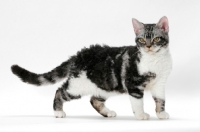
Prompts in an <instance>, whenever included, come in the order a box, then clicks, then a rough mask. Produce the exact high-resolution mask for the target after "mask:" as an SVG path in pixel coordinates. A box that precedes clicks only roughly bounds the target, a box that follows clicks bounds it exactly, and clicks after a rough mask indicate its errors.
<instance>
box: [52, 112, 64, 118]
mask: <svg viewBox="0 0 200 132" xmlns="http://www.w3.org/2000/svg"><path fill="white" fill-rule="evenodd" d="M54 115H55V117H56V118H64V117H66V114H65V112H64V111H54Z"/></svg>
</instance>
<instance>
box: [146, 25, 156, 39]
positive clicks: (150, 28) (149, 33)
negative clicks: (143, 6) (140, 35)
mask: <svg viewBox="0 0 200 132" xmlns="http://www.w3.org/2000/svg"><path fill="white" fill-rule="evenodd" d="M155 27H156V24H144V36H145V37H147V38H151V36H152V35H153V34H154V32H153V31H154V29H155Z"/></svg>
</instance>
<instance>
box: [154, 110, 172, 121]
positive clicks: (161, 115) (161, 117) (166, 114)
mask: <svg viewBox="0 0 200 132" xmlns="http://www.w3.org/2000/svg"><path fill="white" fill-rule="evenodd" d="M156 115H157V117H158V118H159V119H169V114H168V113H167V112H165V111H163V112H160V113H156Z"/></svg>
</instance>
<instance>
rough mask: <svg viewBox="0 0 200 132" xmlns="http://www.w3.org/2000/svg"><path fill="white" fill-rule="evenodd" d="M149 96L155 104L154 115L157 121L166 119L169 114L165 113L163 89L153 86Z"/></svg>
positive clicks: (162, 87)
mask: <svg viewBox="0 0 200 132" xmlns="http://www.w3.org/2000/svg"><path fill="white" fill-rule="evenodd" d="M151 94H152V96H153V99H154V101H155V104H156V115H157V117H158V118H159V119H168V118H169V114H168V113H167V112H165V88H164V86H159V85H155V86H154V87H153V88H152V89H151Z"/></svg>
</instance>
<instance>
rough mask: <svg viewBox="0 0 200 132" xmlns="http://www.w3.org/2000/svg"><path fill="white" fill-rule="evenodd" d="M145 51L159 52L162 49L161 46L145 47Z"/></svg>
mask: <svg viewBox="0 0 200 132" xmlns="http://www.w3.org/2000/svg"><path fill="white" fill-rule="evenodd" d="M144 51H145V52H147V53H157V52H159V51H160V48H144Z"/></svg>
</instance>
